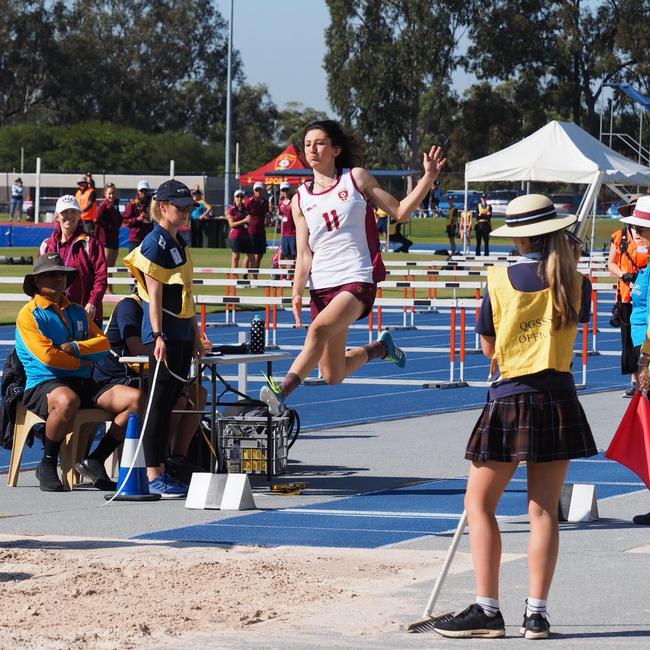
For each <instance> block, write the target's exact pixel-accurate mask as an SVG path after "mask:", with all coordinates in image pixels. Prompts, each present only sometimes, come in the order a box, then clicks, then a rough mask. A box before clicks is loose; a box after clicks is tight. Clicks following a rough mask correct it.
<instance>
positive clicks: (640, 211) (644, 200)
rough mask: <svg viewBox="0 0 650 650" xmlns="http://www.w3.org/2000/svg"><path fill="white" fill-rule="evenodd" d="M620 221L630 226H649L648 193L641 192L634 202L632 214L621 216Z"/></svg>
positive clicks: (649, 195) (649, 199) (649, 198)
mask: <svg viewBox="0 0 650 650" xmlns="http://www.w3.org/2000/svg"><path fill="white" fill-rule="evenodd" d="M623 207H625V206H623ZM621 221H622V222H623V223H629V224H630V225H632V226H642V227H644V228H650V194H642V195H641V196H639V198H638V199H637V200H636V201H635V202H634V209H633V211H632V214H631V215H630V216H629V217H623V219H621Z"/></svg>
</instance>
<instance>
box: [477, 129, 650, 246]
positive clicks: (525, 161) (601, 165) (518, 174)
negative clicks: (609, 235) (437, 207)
mask: <svg viewBox="0 0 650 650" xmlns="http://www.w3.org/2000/svg"><path fill="white" fill-rule="evenodd" d="M483 181H538V182H545V183H576V184H582V183H584V184H586V185H588V186H589V187H588V188H587V191H586V192H585V194H584V196H583V198H582V203H581V204H580V209H579V210H578V225H577V226H576V228H575V230H576V232H577V233H578V234H579V235H580V236H581V237H582V236H584V232H585V229H586V227H587V219H588V216H589V215H590V214H591V215H593V217H594V219H593V221H592V235H591V239H592V248H593V243H594V242H593V239H594V227H593V225H594V223H595V215H596V207H597V200H598V192H599V191H600V187H601V185H603V184H606V185H608V186H609V187H610V188H611V189H612V190H613V191H614V192H616V194H618V195H619V196H621V197H625V194H624V192H622V191H621V190H620V189H619V188H617V187H616V184H620V185H645V186H648V185H650V168H648V167H644V166H643V165H641V164H639V163H637V162H634V161H633V160H629V159H628V158H625V156H621V154H619V153H616V151H614V150H613V149H610V148H609V147H607V146H605V145H604V144H603V143H602V142H599V141H598V140H596V138H594V137H593V136H591V135H589V133H587V132H586V131H585V130H584V129H581V128H580V127H579V126H577V125H576V124H574V123H573V122H558V121H555V120H554V121H553V122H549V123H548V124H547V125H546V126H544V127H542V128H541V129H539V130H538V131H535V133H533V134H531V135H529V136H528V137H527V138H524V139H523V140H520V141H519V142H517V143H515V144H513V145H511V146H510V147H507V148H506V149H502V150H501V151H497V152H496V153H493V154H491V155H490V156H485V157H484V158H479V159H478V160H472V161H471V162H468V163H467V164H466V165H465V196H466V197H467V186H468V184H469V183H476V182H483ZM465 210H467V206H465Z"/></svg>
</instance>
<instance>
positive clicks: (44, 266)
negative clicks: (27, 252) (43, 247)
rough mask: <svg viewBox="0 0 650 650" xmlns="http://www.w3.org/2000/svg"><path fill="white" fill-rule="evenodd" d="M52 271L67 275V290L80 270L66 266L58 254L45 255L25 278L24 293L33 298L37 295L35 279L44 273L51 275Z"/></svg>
mask: <svg viewBox="0 0 650 650" xmlns="http://www.w3.org/2000/svg"><path fill="white" fill-rule="evenodd" d="M52 271H59V272H60V273H65V274H66V275H67V282H66V288H67V287H69V286H70V284H71V283H72V282H73V281H74V280H75V278H76V277H77V276H78V275H79V271H78V269H75V268H73V267H71V266H66V265H65V263H64V262H63V259H61V256H60V255H59V254H58V253H44V254H43V255H41V256H40V257H39V258H38V259H37V260H36V264H34V268H33V269H32V272H31V273H28V274H27V275H26V276H25V279H24V280H23V291H24V292H25V293H26V294H27V295H28V296H32V297H33V296H34V294H35V293H36V282H34V278H35V277H36V276H37V275H41V274H42V273H50V272H52Z"/></svg>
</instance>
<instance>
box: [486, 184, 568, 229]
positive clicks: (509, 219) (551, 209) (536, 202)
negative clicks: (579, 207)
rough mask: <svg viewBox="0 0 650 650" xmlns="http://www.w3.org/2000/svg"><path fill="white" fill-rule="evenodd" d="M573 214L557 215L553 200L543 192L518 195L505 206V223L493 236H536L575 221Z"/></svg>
mask: <svg viewBox="0 0 650 650" xmlns="http://www.w3.org/2000/svg"><path fill="white" fill-rule="evenodd" d="M577 219H578V217H577V216H576V215H575V214H570V215H568V216H565V217H558V216H557V212H556V211H555V206H554V205H553V201H551V199H549V198H548V197H547V196H544V195H543V194H525V195H524V196H518V197H517V198H515V199H513V200H512V201H510V203H508V206H507V207H506V223H505V225H503V226H501V227H499V228H496V229H495V230H493V231H492V233H491V234H492V235H493V236H494V237H537V236H539V235H547V234H549V233H551V232H555V231H556V230H562V229H563V228H566V227H568V226H570V225H571V224H573V223H575V222H576V221H577Z"/></svg>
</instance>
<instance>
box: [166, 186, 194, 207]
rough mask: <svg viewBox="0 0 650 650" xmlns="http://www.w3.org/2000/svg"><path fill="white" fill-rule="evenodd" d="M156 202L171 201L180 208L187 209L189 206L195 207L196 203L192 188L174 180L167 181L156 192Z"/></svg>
mask: <svg viewBox="0 0 650 650" xmlns="http://www.w3.org/2000/svg"><path fill="white" fill-rule="evenodd" d="M156 200H157V201H169V203H171V204H172V205H175V206H177V207H179V208H185V207H187V206H188V205H194V204H195V203H196V201H195V200H194V197H193V196H192V192H191V191H190V188H189V187H187V185H185V184H184V183H181V182H180V181H177V180H174V179H172V180H170V181H165V182H164V183H163V184H162V185H160V186H159V187H158V189H157V190H156Z"/></svg>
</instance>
